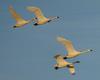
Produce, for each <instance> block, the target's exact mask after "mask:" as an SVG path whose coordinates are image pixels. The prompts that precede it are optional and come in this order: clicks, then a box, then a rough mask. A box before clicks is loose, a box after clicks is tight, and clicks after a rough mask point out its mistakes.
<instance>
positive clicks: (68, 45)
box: [57, 37, 93, 59]
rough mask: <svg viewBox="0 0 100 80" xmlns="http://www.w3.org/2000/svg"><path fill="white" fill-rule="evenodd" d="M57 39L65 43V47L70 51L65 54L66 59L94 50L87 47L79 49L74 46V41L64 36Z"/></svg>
mask: <svg viewBox="0 0 100 80" xmlns="http://www.w3.org/2000/svg"><path fill="white" fill-rule="evenodd" d="M57 41H58V42H59V43H61V44H63V45H64V46H65V49H66V50H67V51H68V54H67V55H66V56H64V59H67V58H74V57H77V56H79V55H81V54H84V53H88V52H91V51H93V50H92V49H87V50H83V51H77V50H75V48H74V47H73V44H72V42H71V41H70V40H68V39H65V38H63V37H58V38H57Z"/></svg>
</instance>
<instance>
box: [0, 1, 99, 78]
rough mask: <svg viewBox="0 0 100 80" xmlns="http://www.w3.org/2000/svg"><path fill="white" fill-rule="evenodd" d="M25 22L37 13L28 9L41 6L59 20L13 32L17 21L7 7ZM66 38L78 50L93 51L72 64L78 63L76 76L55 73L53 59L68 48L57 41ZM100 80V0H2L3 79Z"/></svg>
mask: <svg viewBox="0 0 100 80" xmlns="http://www.w3.org/2000/svg"><path fill="white" fill-rule="evenodd" d="M9 5H12V6H13V7H14V9H15V10H16V11H17V12H18V13H19V14H20V15H22V16H23V18H25V19H27V20H28V19H31V18H33V17H34V14H32V13H30V12H28V11H27V10H26V9H25V8H26V7H27V6H37V7H40V8H41V9H42V11H43V13H44V14H45V15H46V16H47V17H49V16H60V17H61V18H60V19H59V20H56V21H54V22H51V23H48V24H45V25H42V26H37V27H33V23H31V24H28V25H26V26H24V27H23V28H19V29H13V28H12V26H13V25H14V24H15V21H14V19H13V18H12V16H11V14H10V13H9V11H8V6H9ZM57 36H64V37H65V38H67V39H70V40H71V41H73V43H74V46H75V48H76V49H77V50H83V49H94V50H95V51H93V52H91V53H90V54H88V55H82V56H79V57H77V58H75V59H71V60H68V61H69V62H72V61H75V60H80V61H81V63H80V64H76V65H75V68H76V75H74V76H72V75H70V74H69V71H68V69H67V68H66V69H59V70H57V71H56V70H54V68H53V65H54V64H55V63H56V62H55V60H54V58H53V56H54V55H56V54H58V53H60V54H62V55H65V54H66V50H65V48H64V47H63V46H62V45H61V44H59V43H58V42H57V41H56V38H57ZM99 79H100V0H0V80H99Z"/></svg>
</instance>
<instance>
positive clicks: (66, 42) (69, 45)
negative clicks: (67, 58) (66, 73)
mask: <svg viewBox="0 0 100 80" xmlns="http://www.w3.org/2000/svg"><path fill="white" fill-rule="evenodd" d="M57 41H58V42H59V43H61V44H63V45H64V46H65V48H66V50H67V51H68V53H72V52H73V51H75V49H74V47H73V45H72V42H71V41H70V40H67V39H65V38H63V37H58V38H57Z"/></svg>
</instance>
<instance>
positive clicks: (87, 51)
mask: <svg viewBox="0 0 100 80" xmlns="http://www.w3.org/2000/svg"><path fill="white" fill-rule="evenodd" d="M91 51H93V50H91V49H87V50H84V51H81V52H80V54H85V53H89V52H91Z"/></svg>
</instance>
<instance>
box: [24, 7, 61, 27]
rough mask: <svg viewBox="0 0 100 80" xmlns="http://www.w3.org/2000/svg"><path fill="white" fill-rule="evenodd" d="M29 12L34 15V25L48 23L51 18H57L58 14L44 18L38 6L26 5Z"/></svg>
mask: <svg viewBox="0 0 100 80" xmlns="http://www.w3.org/2000/svg"><path fill="white" fill-rule="evenodd" d="M26 9H27V10H28V11H29V12H33V13H34V14H35V16H36V20H35V24H34V25H35V26H36V25H42V24H45V23H48V22H51V21H52V20H54V19H57V18H59V17H58V16H56V17H49V18H46V17H45V16H44V15H43V13H42V11H41V10H40V8H38V7H32V6H28V7H27V8H26Z"/></svg>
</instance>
